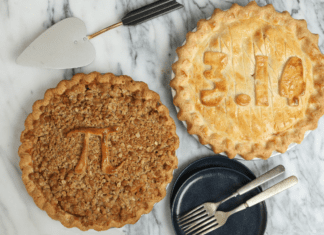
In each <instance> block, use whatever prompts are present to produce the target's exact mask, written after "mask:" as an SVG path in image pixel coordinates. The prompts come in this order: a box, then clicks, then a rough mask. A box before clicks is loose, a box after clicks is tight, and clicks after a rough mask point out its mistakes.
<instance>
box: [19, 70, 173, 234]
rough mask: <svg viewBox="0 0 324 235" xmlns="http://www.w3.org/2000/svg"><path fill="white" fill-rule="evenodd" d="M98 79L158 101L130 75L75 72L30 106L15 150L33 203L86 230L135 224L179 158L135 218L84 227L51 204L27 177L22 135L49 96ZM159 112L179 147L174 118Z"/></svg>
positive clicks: (28, 161) (27, 159)
mask: <svg viewBox="0 0 324 235" xmlns="http://www.w3.org/2000/svg"><path fill="white" fill-rule="evenodd" d="M94 81H95V82H97V83H111V84H113V85H114V84H115V85H116V84H126V85H127V87H128V88H129V90H130V91H141V93H142V96H143V98H145V99H146V100H151V99H153V100H157V101H158V102H160V103H161V101H160V96H159V95H158V94H157V93H156V92H154V91H151V90H149V88H148V86H147V84H146V83H144V82H137V81H134V80H132V78H130V77H128V76H115V75H113V74H111V73H107V74H103V75H101V74H100V73H98V72H93V73H90V74H76V75H75V76H73V77H72V79H71V80H70V81H65V80H64V81H61V82H60V83H59V84H58V85H57V87H56V88H53V89H48V90H47V91H46V92H45V96H44V99H43V100H38V101H36V102H35V103H34V105H33V112H32V113H31V114H29V115H28V117H27V119H26V121H25V130H24V131H23V132H22V133H21V136H20V141H21V143H22V144H21V145H20V147H19V150H18V154H19V156H20V163H19V166H20V169H21V170H22V180H23V182H24V184H25V186H26V189H27V192H28V193H29V195H30V196H32V197H33V199H34V202H35V203H36V205H37V206H38V207H39V208H40V209H42V210H45V211H46V212H47V214H48V215H49V216H50V217H51V218H52V219H55V220H59V221H60V222H61V223H62V224H63V225H64V226H65V227H68V228H71V227H77V228H79V229H80V230H83V231H86V230H89V229H94V230H97V231H102V230H107V229H109V228H112V227H116V228H119V227H122V226H124V225H125V224H134V223H136V222H137V221H138V220H139V219H140V217H141V215H142V214H147V213H149V212H150V211H151V210H152V209H153V206H154V204H155V203H156V202H158V201H160V200H162V199H163V198H164V197H165V195H166V186H167V185H168V184H169V183H170V182H171V180H172V177H173V175H172V174H173V170H174V169H176V168H177V165H178V159H177V157H176V156H175V157H174V164H173V165H172V166H171V169H170V170H169V171H168V172H167V179H168V181H166V182H164V184H162V186H161V189H160V190H161V193H162V195H161V196H160V197H159V198H157V200H156V201H150V202H149V201H147V203H148V207H147V209H144V208H143V209H141V210H138V211H137V212H136V216H135V217H134V218H130V219H128V220H126V221H124V222H116V221H114V220H113V221H111V222H110V223H109V224H108V225H106V226H101V225H96V224H94V225H92V226H87V227H86V226H84V225H83V224H82V223H81V221H80V220H79V219H78V217H76V216H74V215H71V214H69V213H67V212H65V211H63V210H59V211H57V209H56V208H55V207H54V206H53V205H51V203H50V202H49V201H47V199H46V198H45V196H44V195H43V193H42V191H41V189H39V188H38V187H37V185H35V183H34V182H33V181H32V180H30V179H29V174H31V173H33V163H32V157H31V155H30V150H31V149H32V148H33V143H32V142H31V141H30V140H29V139H26V138H25V133H27V132H28V131H29V130H32V129H33V122H34V121H35V120H37V119H39V117H40V115H41V114H42V111H41V110H40V107H41V106H46V105H48V104H49V101H50V99H51V98H52V97H53V96H54V95H55V94H63V93H64V92H65V91H66V90H67V89H70V88H72V87H73V86H75V85H80V84H82V85H84V86H85V85H87V84H89V83H91V82H94ZM158 112H159V113H162V114H164V116H165V117H167V122H166V125H168V126H169V127H168V128H170V130H171V131H172V134H173V136H175V137H177V142H176V143H175V145H176V146H175V149H177V148H178V147H179V138H178V136H177V134H176V126H175V123H174V121H173V119H172V118H171V117H170V115H169V110H168V108H167V107H166V106H164V105H162V103H161V105H160V106H159V107H158Z"/></svg>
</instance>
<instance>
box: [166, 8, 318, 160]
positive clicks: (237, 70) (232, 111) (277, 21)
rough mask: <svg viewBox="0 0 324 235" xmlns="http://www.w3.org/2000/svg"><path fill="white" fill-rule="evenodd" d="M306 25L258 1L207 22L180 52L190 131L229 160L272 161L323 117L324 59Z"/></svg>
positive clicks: (175, 84) (183, 116) (179, 93)
mask: <svg viewBox="0 0 324 235" xmlns="http://www.w3.org/2000/svg"><path fill="white" fill-rule="evenodd" d="M317 44H318V35H314V34H312V33H311V32H310V31H309V30H308V29H307V25H306V21H305V20H296V19H293V18H292V17H291V16H290V15H289V13H288V12H282V13H278V12H276V11H275V9H274V7H273V6H272V5H267V6H264V7H259V6H258V5H257V4H256V3H255V2H250V3H249V4H248V5H247V6H245V7H241V6H239V5H237V4H233V5H232V7H231V8H230V9H229V10H227V11H222V10H220V9H216V10H215V11H214V13H213V15H212V17H211V18H210V19H209V20H200V21H199V22H198V26H197V31H196V32H189V33H188V34H187V40H186V43H185V45H184V46H182V47H180V48H178V49H177V54H178V57H179V59H178V61H177V62H176V63H174V64H173V71H174V74H175V77H174V79H173V80H172V81H171V84H170V85H171V87H172V88H173V89H174V90H175V92H176V95H175V97H174V104H175V105H176V106H178V107H179V113H178V118H179V119H180V120H182V121H185V122H186V123H187V126H188V132H189V133H190V134H195V135H197V136H198V137H199V141H200V142H201V144H204V145H207V144H209V145H210V146H211V147H212V149H213V151H214V152H215V153H220V152H225V153H226V154H227V155H228V157H229V158H234V157H235V156H236V155H237V154H238V155H240V156H242V157H243V158H245V159H247V160H250V159H253V158H262V159H267V158H269V156H271V154H272V152H273V151H278V152H281V153H283V152H285V151H286V150H287V148H288V145H289V144H291V143H300V142H301V141H302V140H303V138H304V133H305V131H307V130H313V129H315V128H316V127H317V123H318V120H319V118H320V117H321V116H322V115H323V114H324V108H323V107H324V56H323V55H322V54H321V52H320V50H319V48H318V45H317Z"/></svg>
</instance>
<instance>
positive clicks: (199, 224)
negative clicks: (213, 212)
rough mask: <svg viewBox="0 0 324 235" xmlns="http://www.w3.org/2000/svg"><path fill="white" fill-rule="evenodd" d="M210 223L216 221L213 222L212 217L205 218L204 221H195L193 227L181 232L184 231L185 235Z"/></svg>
mask: <svg viewBox="0 0 324 235" xmlns="http://www.w3.org/2000/svg"><path fill="white" fill-rule="evenodd" d="M212 221H215V222H216V220H215V218H214V217H213V216H211V217H207V218H206V219H205V220H202V221H197V222H196V223H195V224H194V223H193V225H192V226H191V227H190V228H186V229H185V230H183V231H185V232H187V233H191V232H192V231H195V230H197V229H199V228H201V227H202V226H204V225H205V224H209V223H210V222H212ZM196 225H197V226H196ZM188 229H189V230H188Z"/></svg>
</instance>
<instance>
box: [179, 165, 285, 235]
mask: <svg viewBox="0 0 324 235" xmlns="http://www.w3.org/2000/svg"><path fill="white" fill-rule="evenodd" d="M284 172H285V167H284V166H282V165H279V166H277V167H275V168H273V169H272V170H270V171H268V172H266V173H265V174H263V175H261V176H259V177H258V178H256V179H255V180H252V181H251V182H250V183H248V184H246V185H244V186H243V187H241V188H240V189H238V190H237V191H236V192H235V193H233V194H232V195H231V196H229V197H227V198H225V199H224V200H221V201H219V202H216V203H214V202H206V203H204V204H201V205H200V206H197V207H196V208H194V209H193V210H191V211H190V212H188V213H186V214H185V215H183V216H180V217H178V223H179V226H180V227H183V229H184V230H189V229H190V228H192V227H194V226H195V225H197V224H200V223H202V222H204V221H206V220H208V219H210V218H211V217H212V216H213V215H214V214H215V212H216V210H217V208H218V207H219V205H220V204H222V203H223V202H226V201H227V200H229V199H231V198H233V197H236V196H238V195H243V194H245V193H246V192H248V191H250V190H252V189H254V188H256V187H258V186H260V185H261V184H263V183H265V182H267V181H269V180H271V179H273V178H275V177H277V176H279V175H281V174H282V173H284ZM198 219H199V220H198ZM193 221H194V222H193ZM191 222H192V223H191ZM189 223H190V226H189V225H188V224H189Z"/></svg>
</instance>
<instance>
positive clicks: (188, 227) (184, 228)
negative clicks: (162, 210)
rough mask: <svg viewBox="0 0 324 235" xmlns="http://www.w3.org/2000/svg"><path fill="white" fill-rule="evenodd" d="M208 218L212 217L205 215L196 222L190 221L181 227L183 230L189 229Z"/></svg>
mask: <svg viewBox="0 0 324 235" xmlns="http://www.w3.org/2000/svg"><path fill="white" fill-rule="evenodd" d="M207 219H210V216H207V215H205V217H203V218H201V219H199V220H195V221H194V222H192V223H189V224H187V225H185V226H181V228H182V230H183V231H187V230H188V229H190V228H192V227H194V226H196V225H198V224H200V223H201V222H203V221H205V220H207Z"/></svg>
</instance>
